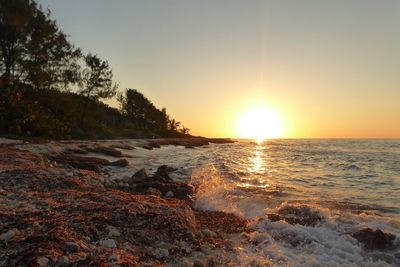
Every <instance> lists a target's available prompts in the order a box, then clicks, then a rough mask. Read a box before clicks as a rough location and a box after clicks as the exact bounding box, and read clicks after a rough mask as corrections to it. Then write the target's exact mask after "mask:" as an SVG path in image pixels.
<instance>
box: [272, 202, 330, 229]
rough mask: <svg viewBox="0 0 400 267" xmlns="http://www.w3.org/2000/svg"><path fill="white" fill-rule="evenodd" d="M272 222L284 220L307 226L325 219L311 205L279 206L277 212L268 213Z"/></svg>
mask: <svg viewBox="0 0 400 267" xmlns="http://www.w3.org/2000/svg"><path fill="white" fill-rule="evenodd" d="M267 216H268V219H269V220H270V221H272V222H276V221H281V220H284V221H285V222H287V223H289V224H300V225H305V226H315V225H316V224H317V223H320V222H321V221H322V220H323V217H322V215H321V214H320V213H319V212H318V211H314V210H312V209H311V208H310V207H309V206H306V205H300V206H284V207H281V208H279V210H278V211H277V214H267Z"/></svg>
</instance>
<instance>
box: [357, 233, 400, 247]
mask: <svg viewBox="0 0 400 267" xmlns="http://www.w3.org/2000/svg"><path fill="white" fill-rule="evenodd" d="M351 236H352V237H353V238H355V239H357V241H358V242H360V243H362V244H363V245H364V247H365V248H366V249H371V250H372V249H388V248H391V247H392V246H393V242H394V240H395V239H396V236H395V235H393V234H391V233H385V232H383V231H382V230H380V229H376V230H375V231H374V230H372V229H371V228H364V229H362V230H360V231H358V232H356V233H354V234H352V235H351Z"/></svg>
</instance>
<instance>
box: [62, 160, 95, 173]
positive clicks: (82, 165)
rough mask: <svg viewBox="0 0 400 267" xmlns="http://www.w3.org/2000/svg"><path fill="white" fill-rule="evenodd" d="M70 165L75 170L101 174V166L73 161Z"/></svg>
mask: <svg viewBox="0 0 400 267" xmlns="http://www.w3.org/2000/svg"><path fill="white" fill-rule="evenodd" d="M68 164H69V165H70V166H71V167H73V168H75V169H80V170H89V171H94V172H101V167H100V166H99V165H97V164H95V163H91V162H77V161H71V162H69V163H68Z"/></svg>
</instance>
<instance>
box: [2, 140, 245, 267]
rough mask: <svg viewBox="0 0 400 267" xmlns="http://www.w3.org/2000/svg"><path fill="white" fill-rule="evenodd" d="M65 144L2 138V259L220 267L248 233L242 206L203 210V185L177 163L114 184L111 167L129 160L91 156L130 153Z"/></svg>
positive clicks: (39, 262) (26, 262) (16, 262)
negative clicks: (197, 204) (236, 210)
mask: <svg viewBox="0 0 400 267" xmlns="http://www.w3.org/2000/svg"><path fill="white" fill-rule="evenodd" d="M153 142H154V141H151V143H153ZM159 142H161V143H162V144H163V145H164V144H166V141H163V140H162V141H159ZM171 142H174V143H175V141H173V140H172V141H171ZM186 142H187V141H186ZM188 144H190V142H187V143H186V145H188ZM192 144H193V143H192ZM196 144H197V143H196ZM196 144H193V145H196ZM180 145H181V144H180ZM63 146H64V150H63V151H52V152H51V153H38V152H35V151H32V150H25V149H24V148H23V146H20V145H18V144H3V145H0V155H1V158H0V170H1V172H0V188H1V189H0V266H90V265H92V266H138V265H139V266H164V265H174V266H179V265H180V266H193V265H194V266H213V265H220V264H222V263H223V262H224V257H231V255H230V254H233V253H234V249H235V248H234V247H233V246H232V244H230V243H229V242H228V240H230V238H228V237H227V236H228V235H230V236H232V235H239V234H241V233H243V232H246V231H248V227H247V221H246V220H244V219H243V218H240V217H237V216H235V215H233V214H226V213H222V212H212V211H200V210H195V209H194V208H193V205H192V204H193V200H194V197H195V190H196V188H195V185H191V184H188V183H182V182H175V181H173V180H172V179H171V178H170V177H169V173H170V172H171V171H173V169H172V168H170V167H168V166H160V168H158V170H157V171H156V173H155V174H154V175H152V176H149V175H147V173H146V171H145V170H144V169H143V170H139V171H138V172H136V173H134V174H133V175H132V177H130V179H128V180H124V181H123V182H119V183H110V182H106V180H107V177H106V176H107V173H106V172H107V170H105V169H104V166H116V167H119V168H124V167H125V166H126V165H127V164H128V163H127V161H126V160H123V159H116V160H115V161H113V162H110V161H108V160H105V159H102V158H96V157H85V156H84V155H85V154H87V153H88V152H90V151H95V152H97V153H103V154H106V155H112V156H114V157H116V158H119V157H122V156H123V153H121V152H120V150H117V148H116V147H115V146H114V147H112V146H102V145H98V146H95V147H93V146H91V147H88V146H86V147H85V146H83V145H81V146H79V145H76V146H71V145H68V146H67V145H65V144H64V145H63ZM119 148H122V149H134V148H133V147H128V146H124V144H122V143H121V144H119ZM225 260H226V261H227V259H225Z"/></svg>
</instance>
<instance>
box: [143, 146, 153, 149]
mask: <svg viewBox="0 0 400 267" xmlns="http://www.w3.org/2000/svg"><path fill="white" fill-rule="evenodd" d="M142 148H144V149H147V150H153V147H152V146H149V145H143V146H142Z"/></svg>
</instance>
